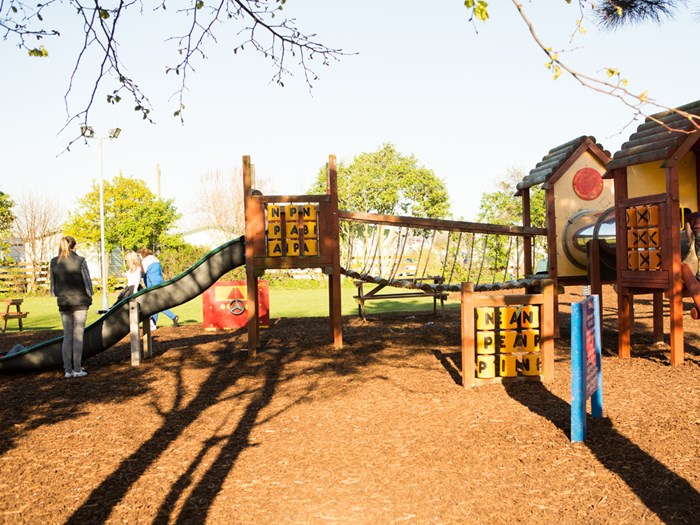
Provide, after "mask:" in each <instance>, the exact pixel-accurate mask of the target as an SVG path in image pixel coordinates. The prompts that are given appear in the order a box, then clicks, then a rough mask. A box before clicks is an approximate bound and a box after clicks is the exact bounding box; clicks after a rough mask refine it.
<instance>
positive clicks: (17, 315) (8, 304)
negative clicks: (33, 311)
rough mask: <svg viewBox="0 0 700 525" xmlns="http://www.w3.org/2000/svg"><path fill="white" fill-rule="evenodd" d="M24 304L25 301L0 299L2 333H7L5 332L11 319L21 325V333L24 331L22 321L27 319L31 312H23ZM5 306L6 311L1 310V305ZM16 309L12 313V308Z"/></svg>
mask: <svg viewBox="0 0 700 525" xmlns="http://www.w3.org/2000/svg"><path fill="white" fill-rule="evenodd" d="M23 302H24V299H0V318H2V333H3V334H4V333H5V330H6V329H7V321H8V320H9V319H17V322H18V323H19V331H20V332H21V331H22V319H25V318H26V317H27V316H28V315H29V312H23V311H22V308H21V306H22V303H23ZM3 303H4V304H5V308H4V311H2V310H1V305H2V304H3ZM13 306H14V307H15V310H14V311H12V307H13Z"/></svg>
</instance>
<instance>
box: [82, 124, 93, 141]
mask: <svg viewBox="0 0 700 525" xmlns="http://www.w3.org/2000/svg"><path fill="white" fill-rule="evenodd" d="M80 134H81V135H82V136H83V137H85V138H86V139H91V138H93V137H94V136H95V131H94V130H93V129H92V126H80Z"/></svg>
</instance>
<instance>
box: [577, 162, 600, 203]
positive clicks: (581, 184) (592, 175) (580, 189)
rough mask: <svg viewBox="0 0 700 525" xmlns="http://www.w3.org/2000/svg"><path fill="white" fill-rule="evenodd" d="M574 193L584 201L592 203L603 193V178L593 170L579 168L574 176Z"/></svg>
mask: <svg viewBox="0 0 700 525" xmlns="http://www.w3.org/2000/svg"><path fill="white" fill-rule="evenodd" d="M573 186H574V191H575V192H576V195H578V196H579V197H580V198H582V199H583V200H585V201H592V200H593V199H596V198H598V197H599V196H600V194H601V193H603V177H602V176H601V174H600V173H598V171H597V170H595V169H593V168H581V169H580V170H578V171H577V172H576V175H574V182H573Z"/></svg>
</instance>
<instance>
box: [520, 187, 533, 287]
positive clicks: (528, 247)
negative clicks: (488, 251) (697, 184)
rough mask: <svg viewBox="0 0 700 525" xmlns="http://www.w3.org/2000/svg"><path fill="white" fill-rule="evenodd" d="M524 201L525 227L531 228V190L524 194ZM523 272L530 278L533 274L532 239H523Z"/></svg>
mask: <svg viewBox="0 0 700 525" xmlns="http://www.w3.org/2000/svg"><path fill="white" fill-rule="evenodd" d="M522 201H523V226H524V227H526V228H529V227H530V226H532V219H531V217H530V214H531V209H530V188H526V189H524V190H523V192H522ZM523 271H524V272H525V277H530V276H531V275H532V274H533V264H532V237H530V236H525V237H523Z"/></svg>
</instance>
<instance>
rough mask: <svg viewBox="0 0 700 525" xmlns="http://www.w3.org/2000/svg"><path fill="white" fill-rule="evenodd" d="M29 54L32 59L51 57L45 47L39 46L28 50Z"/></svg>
mask: <svg viewBox="0 0 700 525" xmlns="http://www.w3.org/2000/svg"><path fill="white" fill-rule="evenodd" d="M27 53H29V56H30V57H39V58H44V57H47V56H49V52H48V51H47V50H46V48H45V47H44V46H39V47H35V48H34V49H29V50H27Z"/></svg>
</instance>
